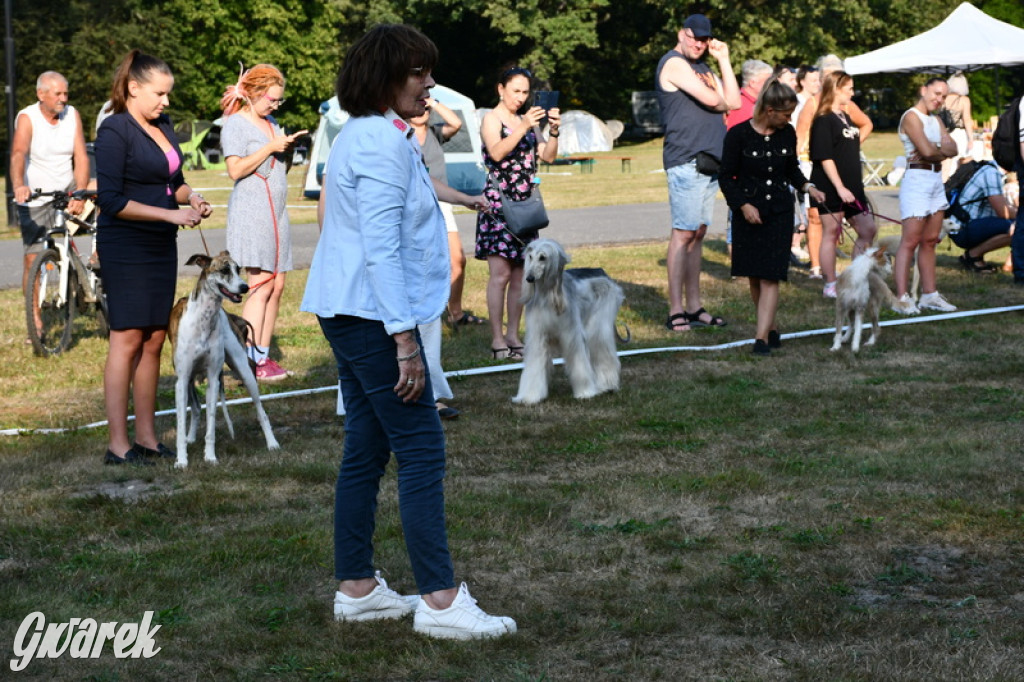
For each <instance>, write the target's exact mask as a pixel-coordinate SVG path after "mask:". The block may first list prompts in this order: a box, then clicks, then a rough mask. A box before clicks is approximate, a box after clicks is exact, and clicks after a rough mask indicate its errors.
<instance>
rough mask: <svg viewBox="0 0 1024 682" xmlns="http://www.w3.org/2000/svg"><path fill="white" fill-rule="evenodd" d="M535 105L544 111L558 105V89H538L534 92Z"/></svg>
mask: <svg viewBox="0 0 1024 682" xmlns="http://www.w3.org/2000/svg"><path fill="white" fill-rule="evenodd" d="M533 106H535V107H540V108H541V109H543V110H544V111H547V110H548V109H555V108H556V107H558V90H538V91H537V92H535V93H533Z"/></svg>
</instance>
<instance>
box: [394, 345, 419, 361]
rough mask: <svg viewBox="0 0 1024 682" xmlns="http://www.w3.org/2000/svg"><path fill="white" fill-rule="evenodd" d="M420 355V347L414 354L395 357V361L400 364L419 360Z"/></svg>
mask: <svg viewBox="0 0 1024 682" xmlns="http://www.w3.org/2000/svg"><path fill="white" fill-rule="evenodd" d="M419 355H420V349H419V347H417V348H416V350H414V351H413V352H411V353H409V354H408V355H397V356H395V360H398V361H399V362H405V361H406V360H412V359H413V358H418V357H419Z"/></svg>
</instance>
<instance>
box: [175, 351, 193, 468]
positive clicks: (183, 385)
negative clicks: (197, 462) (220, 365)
mask: <svg viewBox="0 0 1024 682" xmlns="http://www.w3.org/2000/svg"><path fill="white" fill-rule="evenodd" d="M186 364H187V363H182V362H177V363H175V365H176V367H177V369H178V377H177V380H176V381H175V382H174V412H175V416H176V417H177V427H178V428H177V433H176V441H177V447H178V459H177V461H176V462H175V463H174V466H175V467H177V468H179V469H184V468H185V467H187V466H188V451H187V448H188V443H187V438H186V435H187V433H186V428H185V420H186V413H187V411H188V391H189V387H190V385H191V383H192V379H191V374H192V367H191V366H188V367H186V366H185V365H186Z"/></svg>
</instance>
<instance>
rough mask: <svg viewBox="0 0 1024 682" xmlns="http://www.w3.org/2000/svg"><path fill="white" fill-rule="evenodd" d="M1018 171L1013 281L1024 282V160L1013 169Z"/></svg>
mask: <svg viewBox="0 0 1024 682" xmlns="http://www.w3.org/2000/svg"><path fill="white" fill-rule="evenodd" d="M1013 170H1015V171H1016V172H1017V182H1018V184H1019V185H1020V190H1019V191H1020V194H1019V195H1018V197H1017V224H1016V227H1014V228H1013V238H1012V239H1011V241H1010V258H1011V259H1012V260H1013V281H1014V282H1019V283H1021V284H1024V215H1021V209H1024V182H1021V180H1022V179H1024V161H1018V162H1017V164H1016V167H1015V168H1014V169H1013Z"/></svg>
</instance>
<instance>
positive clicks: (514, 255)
mask: <svg viewBox="0 0 1024 682" xmlns="http://www.w3.org/2000/svg"><path fill="white" fill-rule="evenodd" d="M530 78H531V74H530V72H529V71H527V70H526V69H523V68H519V67H514V68H511V69H508V70H507V71H505V72H504V73H503V74H502V75H501V78H500V79H499V81H498V104H497V105H496V106H495V107H494V109H492V110H491V111H489V112H488V113H487V115H486V116H484V120H483V123H481V125H480V137H481V138H482V139H483V143H484V164H485V165H486V166H487V187H486V189H485V190H484V196H485V197H486V198H487V201H488V203H489V205H490V211H489V212H487V213H480V214H479V215H478V218H477V223H476V257H477V258H478V259H479V260H486V261H487V266H488V269H489V272H490V276H489V278H488V281H487V313H488V318H489V319H490V323H491V355H492V356H493V357H494V358H495V359H496V360H505V359H509V360H521V359H522V357H523V343H522V341H521V340H520V338H519V320H520V318H521V317H522V314H523V305H522V303H520V302H519V296H520V290H521V288H522V283H523V250H524V249H525V248H526V245H527V244H528V243H529V242H531V241H533V239H536V234H534V235H533V236H531V237H527V238H525V239H520V238H518V237H516V236H514V235H513V234H512V233H511V232H510V231H509V230H508V229H507V228H506V226H505V216H504V214H503V213H502V207H501V194H500V193H499V192H498V189H497V187H500V188H501V190H502V191H503V192H505V193H506V194H508V196H509V197H510V198H512V199H513V200H517V201H518V200H522V199H525V198H527V197H529V196H530V194H531V193H532V192H533V185H534V183H535V177H536V175H537V160H538V158H539V159H540V160H541V161H544V162H545V163H551V162H552V161H554V160H555V156H556V155H557V154H558V124H559V120H560V119H559V113H558V109H548V110H545V109H542V108H541V107H537V106H534V107H530V108H529V109H527V111H526V113H524V114H519V113H518V112H519V111H520V109H522V107H523V105H524V104H525V103H526V100H527V99H528V98H529V96H530ZM545 116H547V118H548V119H549V121H550V123H551V128H550V134H549V136H548V137H547V138H545V137H544V134H543V133H542V132H541V129H540V124H541V122H542V121H543V119H544V117H545ZM506 306H507V308H508V323H507V325H503V322H502V320H503V318H504V313H505V308H506Z"/></svg>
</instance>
